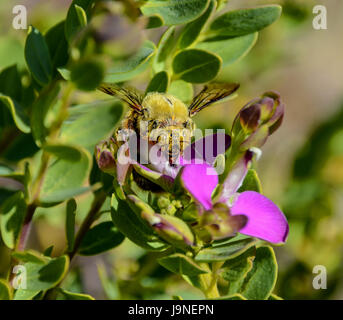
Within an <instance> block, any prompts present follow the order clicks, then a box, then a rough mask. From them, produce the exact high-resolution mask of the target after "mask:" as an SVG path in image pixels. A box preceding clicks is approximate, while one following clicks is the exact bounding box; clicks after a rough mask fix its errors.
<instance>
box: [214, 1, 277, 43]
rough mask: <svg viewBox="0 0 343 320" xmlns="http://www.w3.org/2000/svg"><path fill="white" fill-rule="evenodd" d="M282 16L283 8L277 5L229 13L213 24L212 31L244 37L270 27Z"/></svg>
mask: <svg viewBox="0 0 343 320" xmlns="http://www.w3.org/2000/svg"><path fill="white" fill-rule="evenodd" d="M280 14H281V7H280V6H277V5H272V6H263V7H259V8H252V9H240V10H235V11H229V12H227V13H224V14H223V15H221V16H219V17H218V18H216V19H215V20H214V21H213V22H212V23H211V25H210V31H212V32H213V33H216V34H220V35H222V36H231V37H232V36H242V35H245V34H248V33H253V32H256V31H260V30H261V29H263V28H265V27H267V26H269V25H270V24H272V23H273V22H274V21H276V20H277V19H278V18H279V17H280Z"/></svg>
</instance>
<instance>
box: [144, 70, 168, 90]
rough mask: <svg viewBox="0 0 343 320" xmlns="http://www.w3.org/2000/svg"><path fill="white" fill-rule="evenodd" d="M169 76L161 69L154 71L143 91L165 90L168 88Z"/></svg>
mask: <svg viewBox="0 0 343 320" xmlns="http://www.w3.org/2000/svg"><path fill="white" fill-rule="evenodd" d="M168 84H169V77H168V73H167V72H165V71H161V72H159V73H156V74H155V76H154V77H153V78H152V79H151V80H150V82H149V84H148V86H147V88H146V91H145V93H149V92H166V91H167V89H168Z"/></svg>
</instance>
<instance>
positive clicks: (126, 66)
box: [104, 41, 156, 83]
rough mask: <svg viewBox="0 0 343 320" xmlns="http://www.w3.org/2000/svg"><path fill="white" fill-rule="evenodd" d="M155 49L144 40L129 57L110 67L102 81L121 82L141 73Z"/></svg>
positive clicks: (150, 43) (149, 42)
mask: <svg viewBox="0 0 343 320" xmlns="http://www.w3.org/2000/svg"><path fill="white" fill-rule="evenodd" d="M155 49H156V48H155V45H154V44H153V43H152V42H151V41H145V42H144V44H143V46H142V47H141V48H140V49H139V50H138V52H137V53H136V54H134V55H133V56H132V57H131V58H129V59H128V60H127V61H124V62H121V63H120V64H118V65H116V66H114V67H112V68H110V69H109V70H108V72H107V73H106V76H105V79H104V81H105V82H112V83H117V82H123V81H127V80H130V79H132V78H134V77H135V76H137V75H138V74H140V73H142V72H143V71H145V69H146V68H147V67H148V63H149V60H150V59H151V57H152V56H153V55H154V53H155Z"/></svg>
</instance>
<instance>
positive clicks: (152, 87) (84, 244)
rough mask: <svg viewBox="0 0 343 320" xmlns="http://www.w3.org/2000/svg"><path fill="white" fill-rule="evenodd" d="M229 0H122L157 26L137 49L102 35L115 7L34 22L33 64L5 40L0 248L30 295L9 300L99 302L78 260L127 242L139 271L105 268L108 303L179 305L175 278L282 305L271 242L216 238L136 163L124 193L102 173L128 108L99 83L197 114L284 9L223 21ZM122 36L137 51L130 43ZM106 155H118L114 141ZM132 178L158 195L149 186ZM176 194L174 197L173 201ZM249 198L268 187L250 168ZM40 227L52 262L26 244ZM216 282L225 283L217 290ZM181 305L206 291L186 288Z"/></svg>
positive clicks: (77, 1) (82, 6) (193, 207)
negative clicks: (206, 93) (173, 100)
mask: <svg viewBox="0 0 343 320" xmlns="http://www.w3.org/2000/svg"><path fill="white" fill-rule="evenodd" d="M225 3H226V1H215V0H149V1H144V2H139V1H138V2H137V1H128V2H126V1H119V2H118V3H116V6H118V7H120V6H123V12H125V14H126V15H127V17H126V18H129V19H130V20H131V22H130V26H132V25H133V24H135V26H134V27H136V25H137V26H138V27H139V28H143V24H144V23H143V24H142V23H140V21H142V19H141V18H139V19H137V18H138V17H139V15H140V14H141V13H142V14H143V15H144V16H145V17H146V19H145V21H146V25H145V26H144V28H145V29H153V28H154V29H155V28H156V30H151V31H149V32H142V33H140V32H137V30H135V34H137V37H139V40H140V41H141V42H140V43H139V45H138V46H137V47H135V43H133V42H135V41H131V39H126V35H125V34H124V36H123V37H122V35H120V36H121V37H122V38H121V39H119V38H120V37H119V35H118V34H116V32H117V30H116V32H114V31H113V30H112V29H111V30H104V29H106V28H105V27H103V26H101V21H102V19H106V18H108V17H110V15H111V14H112V13H110V11H111V10H112V7H111V6H110V5H109V4H107V3H106V4H105V3H104V2H102V1H93V0H73V1H72V3H71V4H70V6H69V9H68V11H67V10H66V12H65V14H64V17H62V19H61V20H58V21H59V22H58V23H56V24H52V26H51V27H50V28H49V29H48V30H44V26H46V25H47V23H45V22H44V23H39V22H38V23H37V26H39V28H40V30H38V29H36V28H35V27H33V26H31V27H30V28H29V30H28V34H27V36H26V40H25V45H24V41H22V44H19V48H20V50H21V52H23V57H25V61H26V65H25V62H24V60H23V59H21V58H20V57H16V60H17V61H16V62H17V63H16V64H13V61H12V60H11V57H9V56H10V55H11V50H9V53H8V54H7V53H6V55H4V54H3V51H4V50H3V49H2V44H3V43H5V44H6V45H7V47H6V48H14V47H16V46H18V44H16V43H8V41H7V40H6V39H4V41H2V40H3V39H2V38H1V41H0V42H1V45H0V61H1V68H2V70H1V72H0V146H1V150H0V178H1V179H2V180H1V182H2V181H4V182H5V185H4V186H3V184H1V186H0V187H1V190H0V192H1V193H0V204H1V207H0V208H1V209H0V210H1V211H0V213H1V215H0V231H1V232H0V234H1V238H2V242H1V244H0V249H1V247H2V243H3V244H4V246H6V247H7V248H8V249H10V256H11V261H10V263H9V266H8V271H9V272H8V274H9V279H11V280H12V276H13V277H14V280H17V279H18V277H19V278H20V279H21V281H22V282H21V284H26V287H20V288H19V289H16V290H13V288H12V287H11V285H10V281H9V279H6V280H5V279H0V300H2V299H5V300H7V299H16V300H33V299H66V300H94V298H93V297H92V296H90V295H88V294H86V293H84V291H85V289H84V286H83V281H82V279H81V278H82V272H80V270H78V265H77V263H76V266H74V264H71V266H70V262H71V260H72V259H74V257H75V255H83V256H92V255H97V254H100V253H106V254H109V252H110V250H111V249H113V248H115V247H118V246H120V247H124V248H126V247H125V246H129V249H128V252H130V254H132V257H131V256H130V258H129V259H128V260H130V261H133V262H134V263H135V266H133V267H126V264H127V261H126V260H125V259H121V258H119V259H114V260H120V261H119V262H117V261H115V263H119V264H120V263H122V265H123V266H125V267H122V266H121V265H119V268H118V267H117V266H116V268H112V265H111V268H109V269H111V270H110V271H107V270H106V271H105V269H104V266H103V265H102V263H100V264H99V265H98V271H99V277H100V281H101V282H102V285H103V288H104V291H105V294H106V295H107V296H108V298H110V299H120V298H123V299H127V298H132V297H137V298H146V297H147V298H156V297H157V298H161V297H162V298H170V297H169V296H167V295H166V293H165V292H168V290H169V289H168V290H167V286H168V285H169V282H170V279H172V281H174V280H173V279H174V278H170V277H169V276H170V272H171V273H175V274H177V275H181V276H182V278H183V279H185V280H186V281H188V283H189V284H191V285H192V286H193V287H195V288H198V289H200V290H201V291H202V292H203V294H204V295H205V296H206V298H208V299H222V300H245V299H270V300H271V299H278V297H277V296H276V295H275V294H273V293H272V292H273V290H274V285H275V281H276V276H277V264H276V260H275V256H274V252H273V250H272V249H271V248H270V247H259V248H257V249H256V247H255V246H256V245H257V244H258V243H259V242H258V240H257V239H254V238H250V237H245V236H241V235H236V236H232V237H231V235H232V234H230V237H228V236H227V237H226V238H224V239H223V240H217V241H211V240H209V241H207V239H204V237H203V235H202V234H201V232H203V229H202V228H203V226H201V225H197V223H198V221H200V220H199V219H200V218H199V217H200V214H199V206H198V203H197V202H195V201H194V198H192V197H191V196H190V194H188V193H186V192H185V190H183V189H182V190H181V188H176V187H175V185H176V184H174V185H173V184H172V183H170V181H169V180H166V179H165V175H164V174H162V173H154V172H152V171H149V170H145V169H144V168H142V167H140V166H138V165H132V166H130V168H129V170H128V172H127V175H126V179H125V181H124V182H120V184H119V183H117V181H116V179H113V176H110V175H108V174H106V173H104V172H101V171H100V169H99V167H98V164H97V161H99V156H100V155H99V154H98V152H97V151H98V148H97V149H96V146H97V144H98V143H99V142H100V141H102V140H105V139H109V138H111V137H115V136H116V134H115V132H116V129H117V128H118V127H119V123H120V120H121V118H122V115H123V113H124V105H123V103H122V102H119V100H118V99H117V98H114V97H111V98H109V99H107V100H98V97H101V96H100V95H101V94H102V93H100V92H97V93H96V89H97V88H98V87H99V85H100V84H101V83H102V82H109V83H117V84H118V86H119V87H121V86H122V85H123V86H124V87H125V86H126V82H129V81H137V83H138V84H139V85H141V83H144V84H145V86H144V89H145V90H143V92H144V91H145V94H148V93H150V92H161V93H164V92H166V93H168V94H170V95H173V96H175V97H177V98H179V99H180V100H182V101H183V102H184V103H185V104H187V105H188V104H189V103H190V102H191V101H192V99H193V98H194V93H195V92H196V91H198V88H197V87H196V86H195V85H197V84H205V83H208V82H212V81H213V82H216V81H217V79H218V76H220V73H221V71H222V69H223V67H228V66H231V65H233V64H234V63H235V62H237V61H239V60H240V59H242V58H243V57H244V56H245V55H246V54H247V53H248V52H249V51H250V50H251V49H252V48H253V46H254V45H255V43H256V41H257V38H258V32H259V31H260V30H262V29H263V28H265V27H267V26H269V25H270V24H271V23H273V22H274V21H276V20H277V19H278V17H279V16H280V14H281V7H279V6H277V5H268V6H264V7H259V8H249V9H241V10H234V11H228V12H224V13H223V12H221V10H223V9H224V8H225ZM115 8H116V9H115V10H117V7H115ZM126 18H124V19H126ZM93 19H94V20H93ZM143 20H144V19H143ZM40 22H42V21H40ZM99 22H100V23H99ZM35 23H36V22H35ZM48 24H49V25H50V23H48ZM160 27H164V29H163V30H162V29H161V30H158V29H157V28H160ZM105 31H106V32H105ZM125 32H126V30H125ZM150 36H151V38H152V39H153V41H151V39H148V38H149V37H150ZM157 37H159V39H158V38H157ZM5 40H6V41H5ZM122 40H124V41H123V42H125V41H128V40H130V41H128V43H129V42H130V43H131V42H132V44H133V45H132V46H131V45H130V46H127V43H126V42H125V44H124V45H123V44H122V43H121V41H122ZM14 51H15V50H14ZM14 56H15V54H14ZM3 61H5V62H6V63H7V62H8V61H9V62H10V64H8V65H3V63H5V62H3ZM146 71H147V72H146ZM93 91H94V92H93ZM94 99H95V100H96V101H93V100H94ZM91 101H93V102H91ZM264 133H266V132H264ZM257 138H261V137H257ZM337 139H338V138H337ZM106 141H110V142H113V141H112V140H111V139H109V140H106ZM253 142H254V143H255V142H256V141H255V140H254V141H253ZM250 143H251V141H250ZM251 146H252V145H249V146H248V147H251ZM110 147H113V149H115V150H116V148H117V147H118V145H110ZM95 149H96V152H94V151H95ZM109 150H110V152H112V151H113V150H112V149H109ZM107 151H108V150H107ZM113 152H114V151H113ZM111 155H112V154H110V156H109V159H101V160H103V161H105V162H106V160H109V161H112V160H113V159H114V162H113V163H114V165H113V166H114V167H116V168H119V167H120V166H119V165H118V162H117V159H115V158H113V159H111ZM107 156H108V154H107ZM113 163H111V164H113ZM100 167H101V166H100ZM106 172H107V171H106ZM134 175H140V176H141V178H142V179H144V178H145V180H144V183H149V182H150V183H151V182H152V183H154V184H155V186H156V187H161V188H160V189H159V190H158V191H157V192H155V190H153V189H151V190H150V189H149V188H148V189H149V190H145V188H143V187H142V186H141V184H139V183H138V182H137V181H135V179H134V178H133V177H134ZM174 189H175V190H176V189H177V190H176V191H177V192H171V191H175V190H174ZM246 190H253V191H257V192H261V184H260V181H259V179H258V176H257V174H256V172H255V171H254V170H253V169H249V171H248V174H247V176H246V177H245V180H244V182H243V184H242V186H241V188H240V190H239V192H242V191H246ZM74 198H75V199H74ZM61 212H62V213H63V214H60V213H61ZM109 219H112V221H109ZM32 223H33V224H35V227H36V228H37V229H38V230H37V239H38V240H39V242H42V243H41V248H46V249H45V250H42V252H43V253H41V252H38V251H33V250H31V249H29V247H30V245H31V243H30V240H32V239H30V238H29V237H28V235H29V230H30V225H31V224H32ZM46 224H51V225H53V226H54V227H56V228H59V230H63V227H64V230H65V232H64V234H63V239H62V240H63V241H62V242H63V245H65V248H64V250H63V249H62V250H61V246H59V245H58V243H55V238H54V236H55V235H54V234H53V233H52V234H51V239H52V240H51V241H53V242H52V243H46V241H45V240H44V236H42V234H41V230H43V231H44V232H43V235H44V234H45V233H48V232H49V228H46V230H48V231H45V228H44V226H45V225H46ZM41 226H42V227H41ZM34 230H35V229H34ZM62 233H63V232H62ZM59 234H60V233H59ZM27 238H28V239H29V241H28V242H27V240H28V239H27ZM64 238H65V239H64ZM125 239H127V241H124V240H125ZM49 241H50V235H49ZM130 246H131V247H130ZM132 248H133V249H132ZM118 249H119V248H118ZM118 249H116V250H118ZM131 249H132V250H131ZM124 250H126V249H124ZM54 254H56V255H57V256H55V255H54ZM115 254H116V251H115ZM0 255H2V251H1V250H0ZM1 257H2V256H1ZM100 257H102V256H100ZM110 260H112V259H109V260H108V261H110ZM99 261H100V260H99ZM19 263H20V266H21V267H23V269H21V271H20V272H21V273H20V274H14V275H11V274H10V272H11V271H12V270H10V268H13V266H14V265H18V264H19ZM111 263H112V262H111ZM113 270H116V272H117V271H118V274H117V273H116V274H112V271H113ZM1 271H2V270H1ZM178 278H180V279H181V277H178ZM217 282H218V283H219V282H220V283H221V285H222V286H223V288H221V290H220V291H221V292H220V293H219V291H218V288H217ZM226 282H228V284H225V283H226ZM187 290H188V289H187ZM178 294H179V293H178ZM220 294H223V295H222V296H221V297H220ZM174 298H177V299H188V298H189V299H196V298H199V295H198V294H197V293H195V294H194V293H189V292H188V291H185V292H183V291H181V292H180V295H179V296H174Z"/></svg>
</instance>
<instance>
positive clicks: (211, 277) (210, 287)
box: [199, 263, 221, 299]
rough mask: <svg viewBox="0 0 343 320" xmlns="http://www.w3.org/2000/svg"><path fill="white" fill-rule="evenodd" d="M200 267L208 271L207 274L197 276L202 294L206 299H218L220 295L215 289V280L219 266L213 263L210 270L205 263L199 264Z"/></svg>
mask: <svg viewBox="0 0 343 320" xmlns="http://www.w3.org/2000/svg"><path fill="white" fill-rule="evenodd" d="M201 266H202V267H203V268H204V269H205V270H208V271H209V273H204V274H201V275H199V277H200V281H201V287H202V292H203V293H204V295H205V297H206V298H207V299H215V298H219V297H220V294H219V291H218V288H217V280H218V273H217V271H218V269H219V267H220V266H221V264H216V263H213V267H212V270H211V268H210V266H209V265H208V264H207V263H204V264H201Z"/></svg>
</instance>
